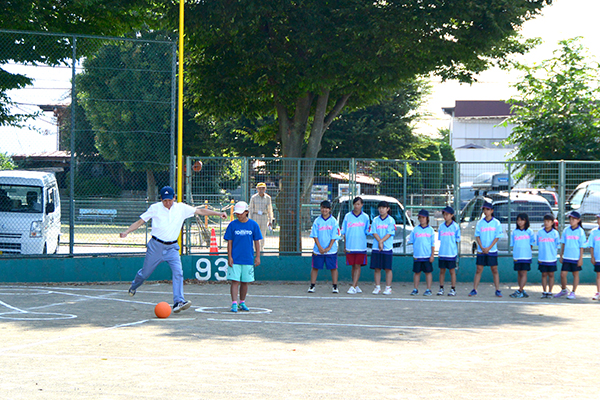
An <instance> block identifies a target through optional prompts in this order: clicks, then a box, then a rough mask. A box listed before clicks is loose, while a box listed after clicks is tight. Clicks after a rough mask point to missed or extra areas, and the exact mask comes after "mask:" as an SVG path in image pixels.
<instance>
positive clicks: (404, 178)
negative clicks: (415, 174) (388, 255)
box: [402, 161, 412, 254]
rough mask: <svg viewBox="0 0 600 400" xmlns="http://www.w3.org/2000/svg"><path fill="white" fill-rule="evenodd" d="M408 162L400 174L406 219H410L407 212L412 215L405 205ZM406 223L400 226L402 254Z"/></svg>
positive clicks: (404, 245)
mask: <svg viewBox="0 0 600 400" xmlns="http://www.w3.org/2000/svg"><path fill="white" fill-rule="evenodd" d="M407 175H408V162H407V161H404V172H403V173H402V180H403V182H402V200H403V201H404V215H405V216H406V217H408V218H410V216H409V215H408V211H410V213H411V215H412V210H409V209H408V205H407V203H406V201H407V200H406V193H407V191H406V183H407V182H408V177H407ZM407 223H408V221H404V225H402V237H403V239H402V247H404V248H403V249H402V252H403V253H404V254H406V224H407Z"/></svg>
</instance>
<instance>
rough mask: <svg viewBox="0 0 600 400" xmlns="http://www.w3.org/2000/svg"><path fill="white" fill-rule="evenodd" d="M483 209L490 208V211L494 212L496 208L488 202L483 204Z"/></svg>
mask: <svg viewBox="0 0 600 400" xmlns="http://www.w3.org/2000/svg"><path fill="white" fill-rule="evenodd" d="M481 208H489V209H490V210H493V209H494V206H493V205H492V203H488V202H487V201H486V202H485V203H483V205H482V206H481Z"/></svg>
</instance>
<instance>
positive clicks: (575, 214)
mask: <svg viewBox="0 0 600 400" xmlns="http://www.w3.org/2000/svg"><path fill="white" fill-rule="evenodd" d="M568 216H569V217H573V218H577V219H581V215H579V213H578V212H577V211H571V212H570V213H569V215H568Z"/></svg>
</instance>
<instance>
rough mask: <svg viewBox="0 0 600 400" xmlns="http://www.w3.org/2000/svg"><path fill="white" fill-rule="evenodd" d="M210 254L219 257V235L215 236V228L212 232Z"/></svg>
mask: <svg viewBox="0 0 600 400" xmlns="http://www.w3.org/2000/svg"><path fill="white" fill-rule="evenodd" d="M210 254H211V255H218V254H219V248H218V247H217V235H216V234H215V228H212V229H211V231H210Z"/></svg>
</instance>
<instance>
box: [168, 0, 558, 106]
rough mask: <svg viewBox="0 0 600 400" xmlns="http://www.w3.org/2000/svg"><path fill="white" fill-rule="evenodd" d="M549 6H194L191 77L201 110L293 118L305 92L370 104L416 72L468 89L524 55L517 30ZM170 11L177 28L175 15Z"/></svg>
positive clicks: (495, 0)
mask: <svg viewBox="0 0 600 400" xmlns="http://www.w3.org/2000/svg"><path fill="white" fill-rule="evenodd" d="M548 3H549V1H546V0H532V1H522V0H512V1H507V0H488V1H473V0H469V1H467V0H453V1H445V2H439V1H419V2H406V1H397V0H390V1H385V2H373V1H354V0H352V1H351V0H338V1H333V2H332V1H323V0H308V1H303V2H296V1H287V0H286V1H281V0H250V1H229V0H215V1H206V2H194V3H192V4H189V5H188V6H187V9H186V35H187V38H188V47H187V50H186V54H187V55H188V59H187V63H188V64H187V66H188V69H187V71H188V75H187V79H188V82H189V88H190V99H191V101H192V104H193V105H194V106H195V108H196V109H198V110H199V111H200V112H203V113H208V114H211V115H220V116H230V115H231V114H233V113H236V114H245V115H247V116H250V117H253V116H255V115H257V114H258V115H267V114H268V113H270V112H273V110H274V108H275V104H276V103H278V104H280V105H282V106H283V107H285V108H286V109H287V110H288V111H289V116H290V117H292V116H293V115H294V110H295V108H296V106H297V104H298V101H299V99H301V98H302V97H303V96H305V95H306V94H307V93H313V94H315V95H319V94H323V93H324V91H325V90H328V91H330V97H331V98H332V99H334V100H335V99H339V98H340V97H342V96H344V95H350V98H349V100H348V104H349V106H351V107H360V106H364V105H371V104H373V103H374V102H375V101H376V100H378V99H380V98H381V97H382V94H383V93H385V92H387V91H389V90H390V89H394V88H397V87H399V85H400V84H401V82H403V81H405V80H406V79H412V78H413V77H414V76H416V75H419V74H428V73H430V72H435V73H438V74H440V75H441V76H443V77H444V78H458V79H460V80H463V81H470V80H471V79H472V74H473V73H476V72H479V71H482V70H484V69H486V68H488V67H489V65H490V64H491V63H492V62H493V60H494V59H498V58H500V59H502V58H504V57H505V55H506V54H507V53H510V52H523V51H525V50H526V48H527V45H523V44H519V43H518V42H517V41H515V40H514V38H515V36H514V35H515V29H516V28H517V27H518V26H520V25H521V24H522V23H523V22H524V21H525V20H527V19H530V18H532V17H533V16H535V15H536V14H537V13H539V11H540V9H541V8H542V7H543V6H544V5H546V4H548ZM175 5H176V4H174V7H173V8H172V9H171V12H172V16H171V18H167V20H168V19H170V20H173V21H176V19H175V16H176V13H177V9H176V8H175Z"/></svg>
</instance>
